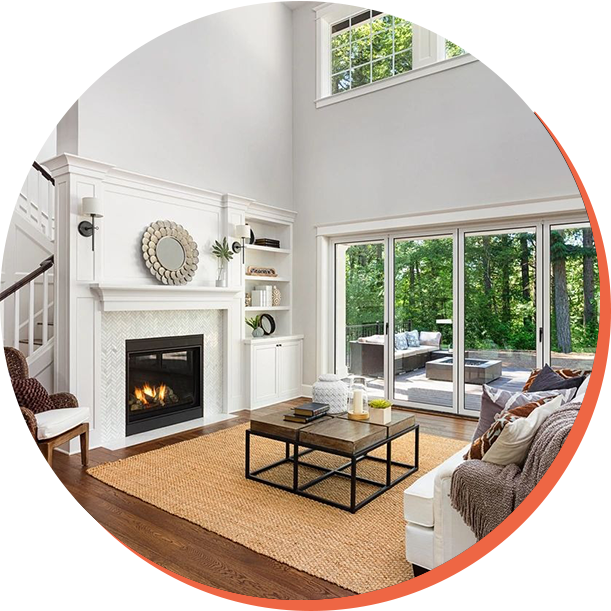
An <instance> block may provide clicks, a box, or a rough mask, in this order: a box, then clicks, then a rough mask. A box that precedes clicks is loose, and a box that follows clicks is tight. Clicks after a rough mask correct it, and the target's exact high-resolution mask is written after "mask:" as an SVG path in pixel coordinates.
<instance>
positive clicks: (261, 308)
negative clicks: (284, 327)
mask: <svg viewBox="0 0 611 611" xmlns="http://www.w3.org/2000/svg"><path fill="white" fill-rule="evenodd" d="M244 309H245V310H246V311H247V312H268V311H270V312H282V311H286V310H290V309H291V308H290V307H289V306H268V307H265V306H248V307H247V308H244Z"/></svg>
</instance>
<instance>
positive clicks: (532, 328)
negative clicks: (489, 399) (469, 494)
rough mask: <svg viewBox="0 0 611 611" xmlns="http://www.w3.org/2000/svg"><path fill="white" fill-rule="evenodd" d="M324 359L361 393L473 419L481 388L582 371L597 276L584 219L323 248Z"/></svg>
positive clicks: (594, 322) (592, 334) (594, 316)
mask: <svg viewBox="0 0 611 611" xmlns="http://www.w3.org/2000/svg"><path fill="white" fill-rule="evenodd" d="M334 297H335V307H334V309H333V317H334V323H335V334H334V344H333V354H334V362H335V371H336V373H338V374H340V375H341V377H342V378H346V379H349V378H354V376H359V377H363V378H364V379H365V383H366V385H367V388H368V389H369V394H370V397H373V398H376V397H384V398H387V399H390V400H391V401H393V403H395V404H397V405H402V406H406V407H413V408H415V409H427V410H435V411H441V412H449V413H455V414H460V415H470V416H477V414H478V412H479V410H480V405H481V396H482V390H483V386H484V385H489V386H491V387H493V388H497V389H505V390H510V391H519V390H521V389H522V387H523V386H524V384H525V382H526V381H527V379H528V377H529V375H530V373H531V371H532V370H533V369H534V368H536V367H541V366H542V365H543V364H544V363H549V364H551V365H552V366H553V367H563V368H570V369H591V368H592V364H593V361H594V355H595V349H596V342H597V339H598V321H599V298H600V290H599V278H598V261H597V258H596V249H595V244H594V240H593V237H592V231H591V229H590V226H589V224H587V223H584V222H581V223H570V224H568V223H565V224H562V225H561V224H556V223H553V222H549V221H540V222H537V223H533V224H532V225H531V226H525V227H524V226H520V225H517V224H514V225H510V224H507V226H506V227H501V226H496V227H495V226H494V225H491V224H490V223H489V224H487V225H486V226H482V227H480V228H478V227H475V226H473V227H464V228H456V229H454V230H453V231H451V232H449V233H445V234H443V233H442V234H440V235H417V234H416V235H409V234H408V235H405V234H403V235H401V234H396V235H392V234H387V235H384V236H379V237H378V236H374V237H373V238H372V239H369V240H363V241H350V242H348V241H346V242H343V241H342V242H339V241H338V242H337V243H335V244H334Z"/></svg>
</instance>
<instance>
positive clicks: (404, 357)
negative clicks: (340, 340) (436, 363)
mask: <svg viewBox="0 0 611 611" xmlns="http://www.w3.org/2000/svg"><path fill="white" fill-rule="evenodd" d="M397 335H398V334H397ZM419 335H420V346H414V347H409V348H406V349H405V350H397V349H395V362H394V372H395V375H398V374H400V373H405V372H408V371H414V370H416V369H420V368H422V367H424V366H425V365H426V363H427V362H428V361H430V360H431V358H432V356H433V352H436V351H437V350H439V345H440V343H441V333H438V332H427V331H422V332H420V334H419ZM384 339H385V336H384V335H372V336H370V337H360V338H359V339H358V340H356V341H352V342H350V373H353V374H355V375H363V376H368V377H370V378H382V377H384Z"/></svg>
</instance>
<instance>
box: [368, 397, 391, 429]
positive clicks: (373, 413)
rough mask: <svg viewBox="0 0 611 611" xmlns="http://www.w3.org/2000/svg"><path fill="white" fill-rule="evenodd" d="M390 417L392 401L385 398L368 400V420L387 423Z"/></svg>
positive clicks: (375, 422)
mask: <svg viewBox="0 0 611 611" xmlns="http://www.w3.org/2000/svg"><path fill="white" fill-rule="evenodd" d="M391 418H392V403H391V402H390V401H387V400H386V399H374V400H373V401H370V402H369V422H371V423H373V424H389V423H390V420H391Z"/></svg>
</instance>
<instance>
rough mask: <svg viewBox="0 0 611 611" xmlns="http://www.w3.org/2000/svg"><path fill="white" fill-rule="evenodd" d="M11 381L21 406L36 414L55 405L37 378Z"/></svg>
mask: <svg viewBox="0 0 611 611" xmlns="http://www.w3.org/2000/svg"><path fill="white" fill-rule="evenodd" d="M11 382H12V383H13V392H14V393H15V397H16V398H17V403H18V404H19V406H20V407H27V408H28V409H29V410H31V411H32V412H34V413H35V414H40V413H42V412H46V411H47V410H51V409H53V408H54V407H55V406H54V405H53V403H52V402H51V399H49V393H48V392H47V391H46V389H45V387H44V386H43V385H42V384H41V383H40V382H39V381H38V380H37V379H36V378H25V379H22V380H11Z"/></svg>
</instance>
